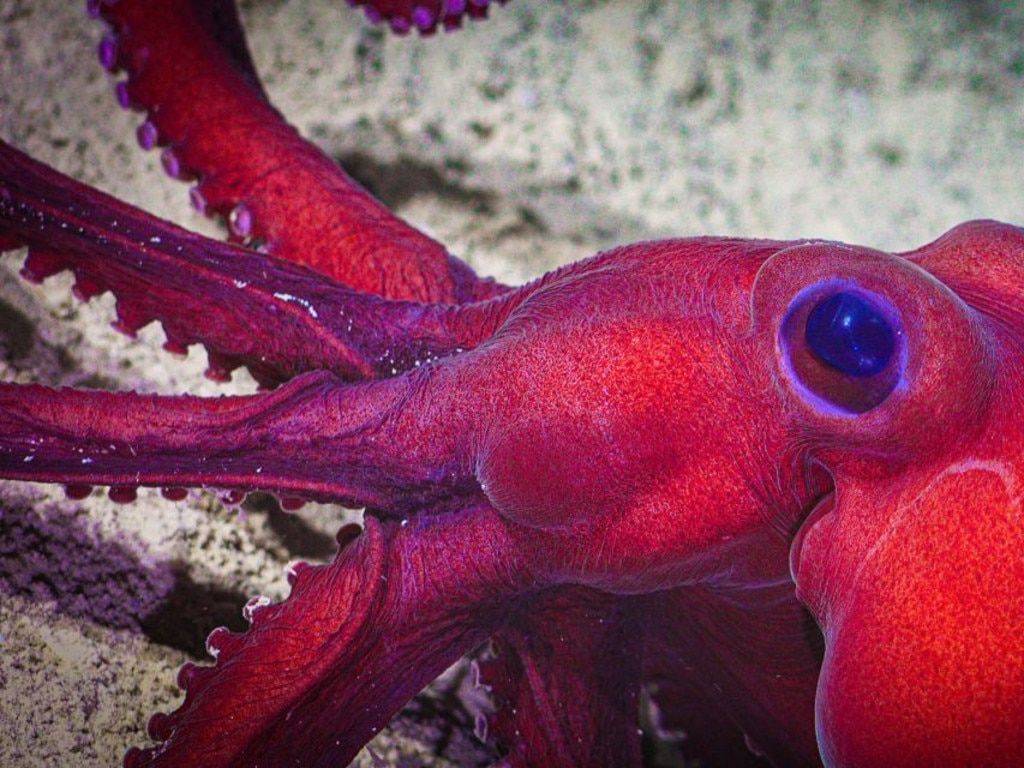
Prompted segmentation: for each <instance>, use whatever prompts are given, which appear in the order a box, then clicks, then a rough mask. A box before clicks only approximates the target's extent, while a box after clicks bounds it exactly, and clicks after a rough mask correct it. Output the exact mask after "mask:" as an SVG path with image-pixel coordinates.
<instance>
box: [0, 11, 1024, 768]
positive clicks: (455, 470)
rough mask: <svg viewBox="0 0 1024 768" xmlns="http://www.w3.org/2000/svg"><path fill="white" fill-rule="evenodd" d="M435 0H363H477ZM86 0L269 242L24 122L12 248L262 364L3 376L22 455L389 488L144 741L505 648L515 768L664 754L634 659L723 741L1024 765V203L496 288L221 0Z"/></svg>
mask: <svg viewBox="0 0 1024 768" xmlns="http://www.w3.org/2000/svg"><path fill="white" fill-rule="evenodd" d="M445 7H446V8H447V9H448V12H447V13H446V14H442V13H441V8H440V6H439V4H436V3H435V4H431V3H419V4H417V5H415V6H413V7H411V8H409V9H405V10H402V9H401V8H400V4H385V3H378V4H375V5H374V7H373V11H372V14H371V15H379V16H380V17H381V18H384V19H387V20H388V22H389V24H390V25H391V27H392V28H393V29H395V30H396V31H399V32H403V31H407V30H409V29H411V28H412V27H416V28H419V29H420V30H421V31H425V32H431V31H433V30H434V28H435V27H437V26H438V25H443V26H446V27H450V26H452V25H454V24H455V23H456V21H457V19H458V18H460V14H459V13H453V11H460V10H466V11H467V12H468V11H473V9H476V10H475V11H473V13H476V14H479V13H481V10H480V9H482V8H483V5H482V4H480V3H475V4H473V3H470V4H469V5H467V6H465V9H463V8H462V7H461V6H454V5H453V4H448V5H447V6H445ZM90 9H91V10H93V11H94V12H97V13H100V14H102V16H103V17H104V19H105V20H106V21H107V22H108V23H109V24H110V25H111V28H112V30H113V33H112V35H111V36H110V37H108V38H106V39H105V40H104V42H103V44H102V45H101V47H100V58H101V61H102V62H103V63H104V64H105V65H106V66H107V67H108V68H110V69H124V70H125V71H127V73H128V79H127V80H126V81H125V82H124V83H123V84H122V85H120V86H119V87H118V97H119V99H120V100H121V101H122V104H123V105H124V106H134V107H139V108H141V109H144V110H146V111H147V114H148V118H147V120H146V121H145V122H144V123H143V124H142V126H141V127H140V129H139V132H138V139H139V142H140V143H141V144H142V145H143V146H163V147H165V149H164V151H163V155H162V160H163V164H164V167H165V169H166V170H167V171H168V173H170V174H171V175H172V176H176V177H179V178H194V179H197V180H198V182H199V183H198V184H197V186H196V187H194V188H193V200H194V202H195V203H196V205H197V207H199V208H201V209H203V210H206V211H210V212H217V213H220V214H222V215H224V217H225V218H226V219H227V221H228V223H229V227H230V229H231V231H232V233H233V235H234V236H235V237H236V239H239V240H243V241H245V242H246V243H247V244H248V245H249V246H255V248H253V247H249V248H246V247H242V246H240V245H232V244H222V243H219V242H216V241H213V240H210V239H208V238H205V237H202V236H199V235H195V234H192V233H189V232H187V231H185V230H182V229H180V228H178V227H176V226H174V225H171V224H169V223H167V222H164V221H161V220H159V219H156V218H154V217H152V216H150V215H148V214H146V213H144V212H142V211H140V210H138V209H135V208H132V207H131V206H129V205H126V204H124V203H121V202H119V201H118V200H116V199H114V198H112V197H109V196H107V195H104V194H101V193H99V192H96V191H95V190H91V189H89V188H88V187H86V186H84V185H82V184H79V183H77V182H75V181H73V180H71V179H69V178H67V177H64V176H62V175H61V174H59V173H57V172H56V171H53V170H51V169H48V168H46V167H45V166H43V165H41V164H39V163H37V162H35V161H33V160H31V159H30V158H28V157H27V156H25V155H23V154H21V153H19V152H18V151H17V150H15V149H13V148H12V147H10V146H8V145H6V144H4V145H2V146H0V248H3V249H6V250H13V249H15V248H20V247H23V246H27V247H28V256H27V259H26V262H25V267H24V270H23V274H24V275H25V276H26V277H27V278H28V279H30V280H37V281H38V280H42V279H44V278H46V277H48V276H50V275H52V274H55V273H57V272H60V271H64V270H72V271H73V272H74V274H75V280H76V282H75V292H76V294H77V295H79V296H80V297H82V298H88V297H90V296H94V295H96V294H98V293H101V292H104V291H107V290H110V291H112V292H113V293H114V295H115V296H116V297H117V301H118V306H117V314H118V324H119V325H120V326H121V327H122V328H123V329H124V330H127V331H130V332H132V331H135V330H137V329H139V328H141V327H142V326H144V325H146V324H148V323H149V322H152V321H154V320H156V321H159V322H160V323H161V324H162V326H163V328H164V330H165V332H166V334H167V348H168V349H169V350H171V351H179V352H180V351H184V350H185V349H186V348H187V347H188V346H189V345H191V344H196V343H199V344H202V345H204V346H205V347H206V348H207V349H208V350H209V353H210V368H211V373H212V375H213V376H215V377H218V376H219V377H224V376H226V375H227V374H228V373H229V372H230V371H231V370H232V369H233V368H237V367H240V366H245V367H247V368H248V369H249V370H250V371H251V372H252V374H253V375H254V376H255V377H256V379H257V380H258V381H259V382H260V383H261V384H262V385H263V386H264V387H265V388H266V389H267V390H269V391H266V392H263V393H260V394H256V395H251V396H238V397H224V398H218V399H203V398H197V397H190V396H180V397H171V396H142V395H136V394H132V393H112V392H95V391H72V390H53V389H48V388H45V387H41V386H26V385H13V384H3V385H0V476H2V477H4V478H10V479H20V480H35V481H43V482H54V483H62V484H65V485H67V486H69V487H70V488H71V489H72V492H73V493H74V492H78V491H80V490H81V489H83V488H87V487H89V486H92V485H107V486H110V491H109V493H110V495H111V497H112V498H116V499H118V500H121V501H129V500H131V499H132V498H134V495H135V489H136V488H137V487H138V486H155V487H162V488H164V489H165V492H166V493H167V495H169V496H171V497H177V496H179V495H180V489H182V488H186V487H215V488H225V489H232V490H238V491H242V492H247V491H253V490H264V491H270V492H272V493H274V494H277V495H278V496H280V497H282V498H283V499H288V500H290V499H315V500H319V501H328V502H336V503H342V504H346V505H349V506H357V507H365V508H366V510H367V511H366V516H365V522H364V525H363V527H362V529H360V528H357V527H346V528H343V529H342V530H341V531H340V532H339V533H338V543H339V545H340V551H339V553H338V555H337V556H336V558H335V559H334V560H333V562H331V563H330V564H327V565H322V566H311V565H307V564H297V565H296V566H295V567H294V568H293V569H292V571H291V573H290V576H289V579H290V582H291V585H292V593H291V596H290V597H289V598H288V599H287V600H285V601H284V602H282V603H278V604H268V603H267V602H266V601H261V600H256V601H253V602H251V603H250V604H249V605H248V606H247V609H246V615H247V618H248V619H249V620H250V622H251V627H250V629H249V630H248V631H247V632H245V633H242V634H234V633H230V632H227V631H216V632H214V634H213V635H211V636H210V638H209V640H208V647H209V649H210V651H211V653H213V655H214V656H216V657H217V663H216V665H215V666H212V667H198V666H195V665H191V664H189V665H186V666H185V667H184V668H183V669H182V671H181V674H180V675H179V683H180V684H181V686H182V687H183V688H184V689H185V691H186V697H185V701H184V703H183V704H182V705H181V707H180V708H179V709H178V710H177V711H176V712H174V713H172V714H170V715H158V716H155V717H154V718H153V720H152V721H151V723H150V733H151V735H152V737H153V738H154V739H155V740H156V741H158V742H159V745H158V746H156V747H150V748H146V749H143V750H133V751H132V752H130V753H129V755H128V756H127V758H126V764H127V765H129V766H143V765H211V766H215V765H224V766H228V765H234V766H248V765H270V766H276V765H293V764H300V765H326V764H339V763H345V762H347V761H348V760H350V759H352V757H353V756H354V755H355V753H356V752H357V751H358V749H359V748H360V747H361V746H362V745H363V744H364V743H366V742H367V741H368V740H369V739H370V738H371V737H372V736H373V734H375V733H376V732H377V731H379V730H380V729H381V728H382V727H383V726H384V725H386V724H387V722H388V721H389V720H390V718H391V717H392V716H393V715H394V714H395V713H396V712H397V711H398V710H399V709H400V708H401V707H402V706H403V705H404V704H405V703H406V702H407V701H408V700H409V699H410V698H411V697H412V696H414V695H415V694H416V693H417V692H418V691H419V690H420V689H421V688H422V687H423V686H424V685H426V684H427V683H429V682H430V681H431V680H432V679H434V678H435V677H436V676H437V675H439V674H440V673H441V672H442V671H443V670H444V669H446V668H447V667H448V666H449V665H450V664H451V663H453V662H454V661H455V660H457V659H458V658H460V657H461V656H463V655H464V654H466V653H469V652H472V651H474V650H475V649H478V648H480V647H481V646H483V645H484V644H486V643H488V642H490V644H491V646H492V648H493V651H492V654H491V656H490V657H489V658H488V660H487V661H486V662H485V663H484V664H483V666H482V670H481V675H482V678H483V680H484V681H486V683H487V684H488V685H489V686H491V688H492V689H493V692H494V697H495V700H496V702H497V704H498V709H497V712H496V714H495V715H494V716H493V718H492V721H491V724H490V728H489V731H490V733H492V734H493V736H494V737H495V738H496V739H497V741H498V742H499V743H500V744H501V746H502V748H503V750H504V754H505V757H504V758H503V764H504V765H508V766H527V765H529V766H534V765H544V766H578V765H587V766H590V765H593V766H601V765H608V766H629V765H639V764H641V752H640V738H639V735H638V730H637V727H638V714H637V713H638V701H639V697H640V694H641V690H644V689H646V690H647V691H649V692H650V695H651V696H652V697H653V698H654V700H655V702H656V703H657V705H658V707H659V709H660V711H661V713H662V716H663V718H664V724H665V725H667V726H669V727H677V728H685V729H686V730H688V731H690V732H692V733H693V734H694V741H695V742H696V743H697V744H698V746H699V748H700V749H701V751H702V752H703V754H704V755H706V756H708V757H709V758H710V759H711V760H712V761H718V762H719V763H720V764H724V765H733V764H737V762H738V761H751V760H752V759H753V758H752V756H750V754H749V753H748V752H747V747H749V748H750V749H751V750H753V751H754V752H755V753H757V754H760V755H763V756H765V757H766V758H767V759H768V760H769V761H771V762H772V763H773V764H776V765H815V764H818V763H819V762H821V763H824V764H826V765H829V766H872V765H891V766H898V765H907V766H917V765H927V764H978V765H983V764H984V765H997V764H1005V765H1015V764H1018V763H1019V762H1020V761H1021V760H1022V759H1024V751H1022V750H1024V596H1022V591H1021V589H1020V586H1021V585H1022V584H1024V559H1022V558H1021V556H1020V552H1021V551H1022V549H1024V527H1022V525H1021V510H1020V492H1019V490H1018V489H1017V485H1016V484H1017V482H1018V480H1017V470H1018V467H1020V465H1021V450H1022V447H1024V445H1022V441H1024V429H1022V422H1021V419H1020V416H1019V410H1020V397H1019V394H1018V393H1019V392H1020V391H1021V387H1022V386H1024V380H1022V379H1024V366H1022V363H1024V360H1022V355H1024V346H1022V345H1021V343H1020V333H1021V326H1022V323H1024V306H1022V299H1021V292H1020V290H1019V288H1018V286H1019V285H1020V284H1021V281H1022V279H1024V230H1022V229H1021V228H1019V227H1015V226H1012V225H1008V224H999V223H995V222H972V223H968V224H964V225H961V226H959V227H957V228H955V229H953V230H952V231H950V232H949V233H947V234H946V235H944V236H943V237H942V238H940V239H939V240H937V241H935V242H934V243H931V244H930V245H927V246H924V247H922V248H920V249H918V250H916V251H912V252H909V253H905V254H887V253H883V252H879V251H875V250H871V249H867V248H860V247H854V246H848V245H843V244H839V243H835V242H828V241H815V240H802V241H791V242H780V241H769V240H740V239H728V238H691V239H681V240H664V241H657V242H646V243H640V244H637V245H632V246H625V247H621V248H617V249H614V250H611V251H608V252H605V253H601V254H598V255H597V256H594V257H593V258H591V259H588V260H585V261H582V262H579V263H577V264H573V265H570V266H567V267H564V268H562V269H560V270H558V271H556V272H553V273H551V274H549V275H547V276H545V277H543V278H540V279H539V280H536V281H534V282H531V283H529V284H527V285H526V286H523V287H521V288H517V289H513V288H508V287H505V286H502V285H499V284H498V283H496V282H494V281H492V280H487V279H481V278H479V277H477V276H476V275H475V274H474V273H473V272H472V271H471V270H470V269H469V268H468V267H466V266H465V265H464V264H463V263H462V262H461V261H459V260H458V259H457V258H455V257H454V256H452V255H451V254H449V253H448V252H447V251H446V250H445V249H444V248H443V247H442V246H441V245H439V244H438V243H436V242H434V241H433V240H431V239H429V238H428V237H426V236H425V235H423V234H422V233H420V232H418V231H417V230H415V229H413V228H411V227H410V226H408V225H406V224H405V223H403V222H402V221H401V220H399V219H397V218H396V217H394V216H393V215H391V214H390V213H389V212H388V211H386V210H385V209H384V208H383V207H382V206H381V205H380V204H379V203H377V202H376V201H375V200H373V199H372V198H371V197H370V196H369V195H367V194H366V193H365V192H363V191H362V190H361V188H359V187H358V186H357V185H356V184H355V183H354V182H352V181H351V180H350V179H349V178H348V177H347V176H346V175H344V173H343V172H342V171H340V170H339V169H338V168H337V167H336V165H335V164H334V163H333V162H332V161H331V160H330V159H329V158H327V157H326V156H324V155H323V154H322V153H320V151H319V150H316V149H315V148H313V147H312V146H311V145H309V144H307V143H305V142H304V141H303V140H302V139H301V138H299V136H298V135H297V134H296V133H295V132H294V130H292V129H291V128H290V127H288V126H287V124H286V123H285V122H284V121H283V119H282V118H281V117H280V115H279V114H278V113H277V112H276V111H275V110H274V109H273V108H272V107H271V106H270V105H269V104H268V103H267V101H266V98H265V96H264V94H263V91H262V88H261V86H260V85H259V81H258V79H257V77H256V74H255V72H254V69H253V66H252V63H251V60H250V58H249V55H248V52H247V49H246V46H245V42H244V37H243V34H242V31H241V27H240V25H239V24H238V19H237V15H236V12H235V9H234V5H233V3H231V2H229V1H228V0H216V1H215V2H200V1H199V0H179V1H177V2H166V3H162V4H159V5H154V4H147V3H143V2H136V1H135V0H120V1H119V2H117V3H113V4H107V3H91V4H90ZM195 104H201V105H203V109H202V110H198V111H197V110H196V109H194V108H193V105H195ZM282 158H286V159H287V162H282V160H281V159H282ZM811 618H813V621H811ZM815 622H816V624H817V627H816V626H815ZM818 628H820V632H819V629H818Z"/></svg>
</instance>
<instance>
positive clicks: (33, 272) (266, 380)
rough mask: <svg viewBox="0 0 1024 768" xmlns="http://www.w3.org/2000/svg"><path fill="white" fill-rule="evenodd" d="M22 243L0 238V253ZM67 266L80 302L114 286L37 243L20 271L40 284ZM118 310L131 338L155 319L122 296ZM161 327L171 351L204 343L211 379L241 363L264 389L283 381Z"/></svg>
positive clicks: (121, 328)
mask: <svg viewBox="0 0 1024 768" xmlns="http://www.w3.org/2000/svg"><path fill="white" fill-rule="evenodd" d="M19 247H21V243H20V242H19V241H17V240H16V239H15V240H14V241H13V242H10V243H8V242H7V241H6V240H5V241H3V242H0V255H2V254H3V253H4V252H5V251H7V250H8V249H14V248H19ZM67 270H70V271H71V272H72V274H73V275H74V277H75V281H74V284H73V285H72V288H71V293H72V295H73V296H74V297H75V298H76V299H77V300H78V301H80V302H83V303H87V302H89V301H90V300H91V299H93V298H94V297H96V296H99V295H102V294H104V293H106V292H107V291H109V290H111V288H110V286H108V285H105V284H104V283H103V282H101V281H100V280H98V279H96V278H95V277H93V276H92V275H89V274H86V273H85V272H84V271H83V270H82V269H79V268H77V267H74V266H72V265H71V264H70V263H69V261H68V260H67V259H66V258H65V257H64V256H62V255H61V254H60V253H58V252H56V251H51V250H49V249H46V248H43V247H40V246H37V245H31V246H29V248H28V255H27V256H26V257H25V264H24V266H23V267H22V268H21V272H20V274H21V276H22V278H24V279H25V280H26V281H27V282H29V283H33V284H34V285H39V284H41V283H43V282H44V281H45V280H46V279H48V278H50V277H53V276H54V275H57V274H60V273H61V272H64V271H67ZM115 312H116V315H117V317H116V319H115V320H114V321H112V322H111V324H110V325H111V327H112V328H114V329H115V330H116V331H118V332H119V333H121V334H123V335H125V336H127V337H128V338H131V339H134V338H136V335H137V334H138V332H139V331H140V330H141V329H142V328H144V327H145V326H147V325H149V324H150V323H151V322H154V321H155V320H156V318H155V317H153V316H152V314H151V313H150V312H148V311H143V310H142V309H141V308H140V307H139V306H138V305H136V304H134V303H132V302H131V301H130V300H128V299H126V298H124V297H120V296H119V297H116V302H115ZM161 327H162V328H163V331H164V336H165V338H166V341H165V342H164V345H163V348H164V350H166V351H167V352H169V353H170V354H172V355H175V356H178V357H183V356H187V355H188V348H189V347H190V346H191V345H193V344H200V345H201V346H203V348H204V349H205V350H206V356H207V368H206V372H205V373H204V375H205V376H206V378H208V379H209V380H211V381H215V382H219V383H226V382H228V381H231V374H232V372H233V371H235V370H236V369H238V368H242V367H245V368H246V369H248V371H249V372H250V373H251V374H252V377H253V378H254V379H255V380H256V382H257V383H258V384H259V385H260V386H261V387H262V388H264V389H273V388H274V387H276V386H277V384H278V383H279V381H280V379H279V378H278V377H277V376H275V375H274V374H273V372H272V371H271V370H269V369H264V368H262V367H261V366H260V364H259V363H258V362H255V361H248V362H247V361H245V360H244V359H242V358H241V357H238V356H235V355H228V354H224V353H221V352H218V351H216V350H214V349H211V348H210V347H209V346H208V345H207V344H206V343H204V342H201V341H199V340H198V339H196V338H191V337H189V336H184V335H182V334H180V333H177V332H175V331H174V330H173V329H171V328H169V327H168V326H167V324H166V323H164V322H161Z"/></svg>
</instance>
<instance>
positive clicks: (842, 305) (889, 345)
mask: <svg viewBox="0 0 1024 768" xmlns="http://www.w3.org/2000/svg"><path fill="white" fill-rule="evenodd" d="M807 345H808V346H809V347H810V349H811V351H812V352H813V353H814V354H815V355H817V356H818V357H819V358H820V359H821V360H822V361H823V362H825V363H826V364H828V365H830V366H832V367H833V368H835V369H836V370H837V371H840V372H841V373H845V374H846V375H847V376H853V377H855V378H867V377H869V376H874V375H876V374H878V373H881V372H882V371H884V370H885V368H886V366H887V365H889V361H890V360H891V359H892V354H893V351H894V350H895V348H896V340H895V338H894V336H893V332H892V328H890V327H889V323H888V322H886V320H885V318H884V317H882V316H881V315H880V314H879V313H878V312H877V311H876V310H875V309H874V308H873V307H872V306H871V305H870V304H868V303H867V302H866V301H864V300H863V299H861V298H860V297H859V296H856V295H854V294H852V293H845V292H840V293H836V294H833V295H832V296H830V297H829V298H827V299H825V300H824V301H823V302H821V303H820V304H818V305H817V306H816V307H815V308H814V309H813V310H811V313H810V315H808V317H807Z"/></svg>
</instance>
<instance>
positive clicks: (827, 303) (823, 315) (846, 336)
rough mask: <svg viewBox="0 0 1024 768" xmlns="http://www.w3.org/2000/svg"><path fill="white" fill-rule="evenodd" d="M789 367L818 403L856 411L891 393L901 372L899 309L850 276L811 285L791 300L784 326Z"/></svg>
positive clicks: (846, 412)
mask: <svg viewBox="0 0 1024 768" xmlns="http://www.w3.org/2000/svg"><path fill="white" fill-rule="evenodd" d="M779 347H780V351H781V355H782V361H783V364H784V368H785V372H786V374H787V375H788V378H789V379H790V380H791V381H792V382H793V383H794V384H795V385H796V387H797V389H798V391H800V393H801V394H802V395H803V396H804V397H805V399H807V400H808V401H809V402H811V403H812V404H813V405H815V406H816V407H817V408H819V409H821V410H823V411H827V412H831V413H835V414H840V415H847V416H851V415H858V414H861V413H865V412H867V411H869V410H871V409H872V408H875V407H877V406H878V405H880V404H881V403H882V402H884V401H885V400H886V398H888V396H889V395H890V394H891V393H892V391H893V390H894V389H895V388H896V385H897V384H898V383H899V381H900V380H901V378H902V376H903V369H904V364H903V362H904V358H905V354H904V348H903V333H902V326H901V323H900V318H899V313H898V312H897V311H896V309H895V308H894V307H893V306H892V304H890V302H889V301H887V300H886V299H884V298H883V297H881V296H879V295H878V294H876V293H874V292H872V291H868V290H866V289H864V288H862V287H861V286H859V285H857V284H855V283H852V282H851V281H847V280H838V279H835V280H829V281H826V282H823V283H819V284H816V285H813V286H810V287H808V288H807V289H805V290H803V291H801V292H800V294H798V295H797V297H796V298H795V299H794V300H793V302H792V303H791V304H790V307H789V309H788V310H787V312H786V316H785V318H784V319H783V322H782V327H781V330H780V338H779Z"/></svg>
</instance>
